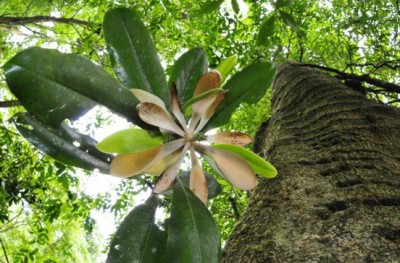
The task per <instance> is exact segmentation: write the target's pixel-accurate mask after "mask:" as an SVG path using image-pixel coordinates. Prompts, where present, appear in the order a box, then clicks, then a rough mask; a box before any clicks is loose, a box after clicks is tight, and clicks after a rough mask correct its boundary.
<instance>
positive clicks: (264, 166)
mask: <svg viewBox="0 0 400 263" xmlns="http://www.w3.org/2000/svg"><path fill="white" fill-rule="evenodd" d="M212 147H214V148H218V149H224V150H228V151H231V152H233V153H236V154H238V155H240V156H242V157H243V158H244V159H246V160H247V162H248V163H249V164H250V165H251V167H252V168H253V170H254V172H256V173H258V174H259V175H260V176H263V177H267V178H273V177H275V176H276V175H277V173H278V172H277V171H276V169H275V167H274V166H272V165H271V164H270V163H269V162H267V161H266V160H264V159H263V158H261V157H260V156H258V155H257V154H255V153H253V152H251V151H249V150H247V149H245V148H243V147H240V146H236V145H231V144H215V145H212Z"/></svg>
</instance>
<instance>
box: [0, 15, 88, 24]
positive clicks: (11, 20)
mask: <svg viewBox="0 0 400 263" xmlns="http://www.w3.org/2000/svg"><path fill="white" fill-rule="evenodd" d="M41 22H55V23H64V24H77V25H81V26H88V25H90V24H91V23H90V22H88V21H83V20H79V19H75V18H64V17H54V16H31V17H11V16H0V24H3V25H12V26H14V25H26V24H32V23H41Z"/></svg>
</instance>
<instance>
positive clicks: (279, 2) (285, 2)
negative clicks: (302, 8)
mask: <svg viewBox="0 0 400 263" xmlns="http://www.w3.org/2000/svg"><path fill="white" fill-rule="evenodd" d="M292 2H293V0H276V3H275V10H277V9H279V8H282V7H285V6H289V5H291V4H292Z"/></svg>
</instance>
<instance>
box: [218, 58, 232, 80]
mask: <svg viewBox="0 0 400 263" xmlns="http://www.w3.org/2000/svg"><path fill="white" fill-rule="evenodd" d="M236 64H237V56H236V55H233V56H230V57H228V58H227V59H225V60H224V61H223V62H222V63H221V64H220V65H219V66H218V68H217V70H218V71H219V73H220V74H221V83H224V82H225V80H226V78H227V77H228V76H229V74H230V73H231V72H232V70H233V69H234V68H235V66H236Z"/></svg>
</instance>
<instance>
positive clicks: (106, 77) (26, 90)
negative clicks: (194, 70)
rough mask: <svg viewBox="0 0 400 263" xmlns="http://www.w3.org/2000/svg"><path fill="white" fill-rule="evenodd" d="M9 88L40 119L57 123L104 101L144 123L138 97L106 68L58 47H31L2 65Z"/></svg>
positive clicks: (110, 107)
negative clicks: (66, 52) (137, 106)
mask: <svg viewBox="0 0 400 263" xmlns="http://www.w3.org/2000/svg"><path fill="white" fill-rule="evenodd" d="M4 70H5V74H6V81H7V84H8V86H9V88H10V90H11V91H12V92H13V93H14V95H15V96H16V97H17V98H18V99H19V100H20V101H21V103H22V105H23V106H24V107H25V108H26V109H27V110H28V111H30V112H31V113H33V114H34V115H35V116H37V117H38V118H39V119H40V120H42V121H43V122H45V123H47V124H50V125H52V126H54V127H58V126H59V124H60V123H61V121H63V120H64V119H66V118H68V119H71V120H75V119H78V118H79V117H80V116H82V115H83V114H85V113H86V112H87V111H88V110H90V109H91V108H92V107H93V106H95V105H103V106H106V107H108V108H109V109H111V110H112V111H114V112H116V113H118V114H120V115H122V116H124V117H126V118H128V119H129V120H131V121H133V122H135V123H136V124H138V125H141V126H144V127H149V126H148V125H144V122H142V121H141V120H140V118H139V117H138V115H137V113H136V104H138V100H137V99H136V98H135V96H133V94H132V93H131V92H130V91H129V90H128V89H125V88H123V87H122V86H121V85H120V84H119V83H118V81H117V80H116V79H114V78H113V77H112V76H111V75H110V74H108V72H107V71H105V70H104V69H102V68H101V67H99V66H97V65H96V64H94V63H93V62H91V61H90V60H88V59H86V58H83V57H80V56H77V55H73V54H63V53H60V52H58V51H57V50H50V49H42V48H38V47H33V48H29V49H26V50H24V51H22V52H20V53H18V54H17V55H16V56H14V57H13V58H12V59H11V60H10V61H8V62H7V63H6V64H5V65H4Z"/></svg>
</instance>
